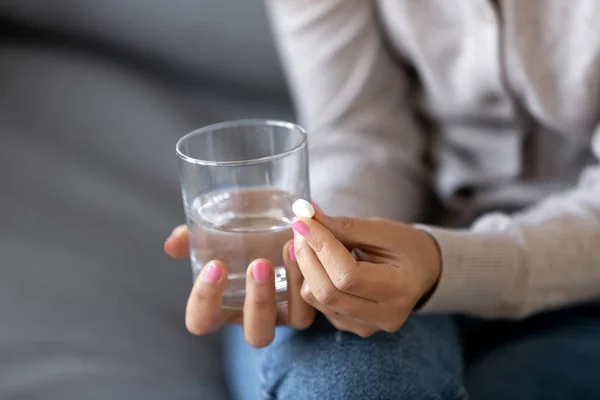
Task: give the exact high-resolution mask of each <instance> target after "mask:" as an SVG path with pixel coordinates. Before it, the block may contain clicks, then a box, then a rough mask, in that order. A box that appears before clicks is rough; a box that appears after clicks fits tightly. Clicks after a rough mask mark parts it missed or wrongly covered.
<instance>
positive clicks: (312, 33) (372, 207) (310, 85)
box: [267, 0, 429, 221]
mask: <svg viewBox="0 0 600 400" xmlns="http://www.w3.org/2000/svg"><path fill="white" fill-rule="evenodd" d="M267 4H268V9H269V10H270V16H271V21H272V25H273V30H274V36H275V39H276V42H277V45H278V48H279V53H280V56H281V58H282V62H283V64H284V69H285V70H286V73H287V78H288V82H289V86H290V88H291V92H292V96H293V99H294V103H295V105H296V109H297V112H298V116H299V120H300V123H301V124H303V125H304V127H305V128H306V129H307V131H308V135H309V149H310V151H309V154H310V171H311V172H310V179H311V191H312V196H313V200H314V201H315V202H316V203H317V204H318V205H319V206H320V207H321V208H323V209H324V210H325V211H326V212H328V213H330V214H333V215H349V216H362V217H366V216H369V217H373V216H377V217H387V218H394V219H402V220H405V221H415V220H417V219H418V218H419V216H420V215H419V214H420V213H421V212H423V211H424V210H423V209H424V208H425V207H424V200H425V198H426V196H427V195H428V191H427V190H426V188H427V187H428V186H427V180H428V173H429V172H428V171H427V170H426V168H425V167H424V163H423V162H422V160H423V153H424V151H425V150H426V145H427V144H426V141H425V138H424V137H423V135H422V133H421V132H420V131H419V129H418V127H417V124H416V123H415V120H414V119H413V116H412V110H411V102H410V101H409V93H408V91H409V81H408V79H407V77H406V74H405V71H404V70H403V69H402V66H400V65H398V64H396V63H395V62H394V61H392V58H391V56H390V53H389V51H388V49H387V48H386V46H385V44H384V40H383V38H382V34H381V28H380V26H379V23H378V19H377V15H376V10H375V6H374V4H375V2H371V1H364V0H319V1H305V0H285V1H281V0H268V1H267ZM399 199H401V201H399Z"/></svg>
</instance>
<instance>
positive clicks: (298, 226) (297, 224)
mask: <svg viewBox="0 0 600 400" xmlns="http://www.w3.org/2000/svg"><path fill="white" fill-rule="evenodd" d="M292 229H293V230H295V231H296V232H298V233H299V234H301V235H302V236H304V237H307V236H308V235H309V234H310V229H308V225H306V224H305V223H304V222H302V221H300V220H295V221H294V222H292Z"/></svg>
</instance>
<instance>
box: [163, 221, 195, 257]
mask: <svg viewBox="0 0 600 400" xmlns="http://www.w3.org/2000/svg"><path fill="white" fill-rule="evenodd" d="M164 249H165V253H167V254H168V255H170V256H171V257H173V258H188V257H189V256H190V245H189V239H188V230H187V227H186V226H185V225H179V226H178V227H176V228H175V229H173V232H171V234H170V235H169V237H168V238H167V239H166V240H165V245H164Z"/></svg>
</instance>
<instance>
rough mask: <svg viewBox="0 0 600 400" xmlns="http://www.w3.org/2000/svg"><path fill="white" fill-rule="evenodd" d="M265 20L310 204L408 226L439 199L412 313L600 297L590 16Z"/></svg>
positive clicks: (412, 8) (548, 4)
mask: <svg viewBox="0 0 600 400" xmlns="http://www.w3.org/2000/svg"><path fill="white" fill-rule="evenodd" d="M269 4H270V9H271V17H272V21H273V25H274V29H275V33H276V37H277V39H278V43H279V48H280V51H281V55H282V58H283V61H284V64H285V66H286V69H287V73H288V79H289V82H290V86H291V88H292V92H293V95H294V98H295V102H296V105H297V110H298V112H299V115H300V119H301V121H302V122H303V124H304V125H305V126H306V128H307V129H308V131H309V135H310V150H311V153H310V156H311V179H312V190H313V195H314V198H315V200H316V201H317V202H318V203H319V204H321V205H322V207H323V208H324V209H325V211H327V212H330V213H332V214H347V215H359V216H382V217H388V218H394V219H399V220H403V221H409V222H421V221H423V220H424V218H425V217H426V216H428V215H429V216H430V215H431V214H432V204H435V203H432V202H431V199H433V198H436V199H438V200H440V202H439V203H440V204H441V205H438V206H435V207H436V208H435V210H440V209H441V212H438V213H436V214H438V219H437V220H436V221H435V223H436V224H438V225H445V226H446V227H447V228H445V229H442V228H435V227H431V226H429V227H427V228H426V229H428V230H429V231H430V232H431V233H432V234H433V236H434V237H435V239H436V240H437V241H438V244H439V246H440V248H441V252H442V259H443V273H442V277H441V280H440V282H439V285H438V287H437V289H436V291H435V293H434V294H433V296H432V298H431V299H430V301H429V302H428V303H427V304H426V306H425V308H424V311H436V312H438V311H454V312H464V313H469V314H473V315H478V316H484V317H522V316H526V315H529V314H531V313H534V312H538V311H541V310H545V309H551V308H555V307H559V306H564V305H567V304H572V303H576V302H581V301H587V300H591V299H594V298H599V297H600V168H599V167H598V165H597V160H596V159H595V158H594V157H593V152H594V151H595V154H596V156H598V157H600V129H599V127H600V125H599V117H600V2H599V1H597V0H569V1H565V0H528V1H521V0H498V1H496V2H492V1H490V0H477V1H475V0H473V1H447V0H422V1H416V0H414V1H409V0H405V1H398V0H379V1H368V0H319V1H307V0H269ZM594 141H595V144H594ZM593 150H594V151H593ZM427 222H428V223H432V222H431V220H429V221H427ZM459 228H460V229H459Z"/></svg>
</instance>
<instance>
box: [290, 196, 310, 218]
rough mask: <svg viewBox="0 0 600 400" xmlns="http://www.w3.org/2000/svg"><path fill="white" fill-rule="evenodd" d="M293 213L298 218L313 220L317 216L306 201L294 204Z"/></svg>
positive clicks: (302, 200) (297, 201)
mask: <svg viewBox="0 0 600 400" xmlns="http://www.w3.org/2000/svg"><path fill="white" fill-rule="evenodd" d="M292 211H293V212H294V214H295V215H296V217H305V218H312V217H313V216H314V215H315V208H314V207H313V206H312V204H310V203H309V202H308V201H306V200H304V199H298V200H296V201H295V202H294V204H292Z"/></svg>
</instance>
